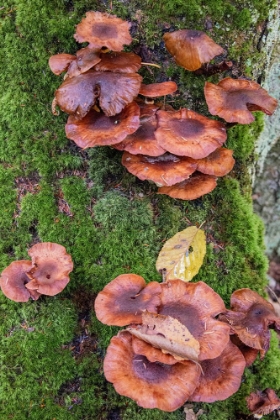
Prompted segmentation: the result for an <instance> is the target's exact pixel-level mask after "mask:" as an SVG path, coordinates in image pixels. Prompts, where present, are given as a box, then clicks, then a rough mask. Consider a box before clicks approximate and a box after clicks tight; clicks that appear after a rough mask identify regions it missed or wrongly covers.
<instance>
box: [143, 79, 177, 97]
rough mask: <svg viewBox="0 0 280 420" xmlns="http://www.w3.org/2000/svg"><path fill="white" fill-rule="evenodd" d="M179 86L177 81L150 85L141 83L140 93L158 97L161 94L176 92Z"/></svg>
mask: <svg viewBox="0 0 280 420" xmlns="http://www.w3.org/2000/svg"><path fill="white" fill-rule="evenodd" d="M177 89H178V86H177V84H176V83H175V82H172V81H169V82H161V83H151V84H149V85H145V84H143V83H142V84H141V87H140V90H139V95H143V96H147V97H148V98H157V97H159V96H165V95H170V94H171V93H174V92H176V90H177Z"/></svg>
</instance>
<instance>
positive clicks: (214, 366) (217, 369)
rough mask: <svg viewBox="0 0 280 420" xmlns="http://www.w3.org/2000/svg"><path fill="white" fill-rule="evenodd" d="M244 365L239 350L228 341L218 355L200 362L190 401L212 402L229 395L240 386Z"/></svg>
mask: <svg viewBox="0 0 280 420" xmlns="http://www.w3.org/2000/svg"><path fill="white" fill-rule="evenodd" d="M245 365H246V363H245V359H244V357H243V355H242V353H241V351H240V350H239V349H238V347H236V346H235V345H234V344H232V343H231V342H230V341H229V343H228V345H227V346H226V348H225V349H224V350H223V352H222V353H221V354H220V356H218V357H217V358H215V359H211V360H204V361H203V362H201V368H202V372H203V373H202V374H201V377H200V383H199V385H198V387H197V388H196V390H195V391H194V393H193V395H191V397H190V401H195V402H207V403H212V402H214V401H222V400H225V399H226V398H228V397H230V396H231V395H232V394H234V393H235V392H237V391H238V389H239V387H240V384H241V379H242V375H243V372H244V369H245Z"/></svg>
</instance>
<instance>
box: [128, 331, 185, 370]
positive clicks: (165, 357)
mask: <svg viewBox="0 0 280 420" xmlns="http://www.w3.org/2000/svg"><path fill="white" fill-rule="evenodd" d="M132 349H133V351H134V353H136V354H141V355H142V356H145V357H146V358H147V359H148V360H149V361H150V362H153V363H154V362H160V363H164V364H165V365H175V363H178V360H177V359H175V357H173V356H172V355H171V354H168V353H163V352H162V351H161V349H159V348H156V347H154V346H153V345H152V344H150V343H147V342H146V341H143V340H141V339H140V338H138V337H135V336H132ZM180 363H182V361H180Z"/></svg>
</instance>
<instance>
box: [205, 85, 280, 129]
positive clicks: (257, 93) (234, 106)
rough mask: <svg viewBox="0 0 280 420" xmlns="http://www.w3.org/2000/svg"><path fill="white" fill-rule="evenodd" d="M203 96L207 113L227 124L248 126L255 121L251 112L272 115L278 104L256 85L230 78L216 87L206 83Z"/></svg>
mask: <svg viewBox="0 0 280 420" xmlns="http://www.w3.org/2000/svg"><path fill="white" fill-rule="evenodd" d="M204 94H205V99H206V102H207V105H208V108H209V112H210V113H211V114H212V115H218V116H219V117H221V118H223V119H224V120H225V121H227V122H229V123H234V122H237V123H239V124H250V123H251V122H252V121H254V119H255V118H254V116H253V114H252V112H251V111H262V112H264V113H265V114H267V115H272V114H273V112H274V111H275V109H276V107H277V103H278V102H277V100H276V99H274V98H273V97H272V96H270V95H269V94H268V93H267V91H266V90H265V89H263V88H262V87H261V86H260V85H259V84H258V83H256V82H253V81H251V80H244V79H231V78H230V77H226V78H225V79H223V80H221V81H220V82H219V83H218V84H217V85H215V84H213V83H209V82H206V83H205V87H204Z"/></svg>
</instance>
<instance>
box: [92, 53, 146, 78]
mask: <svg viewBox="0 0 280 420" xmlns="http://www.w3.org/2000/svg"><path fill="white" fill-rule="evenodd" d="M100 58H101V60H100V62H99V63H98V64H97V65H96V66H95V70H96V71H112V72H117V73H136V72H137V71H138V70H139V69H140V67H141V57H140V56H139V55H137V54H134V53H133V52H123V51H122V52H110V53H105V54H100Z"/></svg>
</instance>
